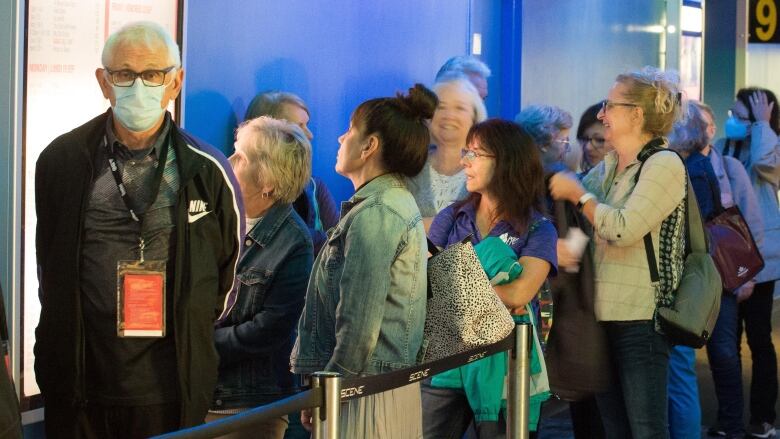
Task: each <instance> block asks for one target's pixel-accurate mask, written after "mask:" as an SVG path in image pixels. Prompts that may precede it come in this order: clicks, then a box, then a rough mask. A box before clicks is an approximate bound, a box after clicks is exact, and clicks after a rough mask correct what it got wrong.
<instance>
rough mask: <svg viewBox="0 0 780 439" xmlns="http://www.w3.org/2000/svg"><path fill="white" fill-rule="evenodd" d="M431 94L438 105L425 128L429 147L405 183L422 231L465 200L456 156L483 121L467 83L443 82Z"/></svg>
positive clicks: (476, 95) (479, 102) (474, 93)
mask: <svg viewBox="0 0 780 439" xmlns="http://www.w3.org/2000/svg"><path fill="white" fill-rule="evenodd" d="M433 91H434V92H435V93H436V97H437V98H438V103H437V104H436V110H435V111H434V113H433V118H432V119H431V121H430V124H429V130H430V134H431V142H432V145H430V146H429V148H428V158H427V160H426V161H425V166H423V169H422V171H420V173H419V174H417V175H416V176H414V177H412V178H409V179H407V186H408V188H409V191H410V192H411V193H412V195H413V196H414V200H415V201H416V202H417V206H418V207H419V208H420V213H421V214H422V216H423V223H424V224H425V228H426V230H427V229H428V226H429V225H430V223H431V221H432V220H433V217H434V216H436V214H437V213H439V211H441V210H442V209H444V208H445V207H447V206H449V205H450V204H452V203H454V202H456V201H460V200H463V199H465V198H466V197H467V196H468V191H467V190H466V174H464V172H463V165H462V164H461V161H460V152H461V150H462V149H464V148H466V135H467V134H468V132H469V129H470V128H471V127H472V126H474V124H477V123H479V122H482V121H484V120H485V119H486V118H487V110H485V104H484V102H482V98H480V97H479V93H477V89H476V88H474V86H473V85H472V84H471V82H469V81H468V80H467V79H465V78H460V77H458V78H449V79H445V80H444V81H443V82H437V83H436V84H435V85H434V86H433Z"/></svg>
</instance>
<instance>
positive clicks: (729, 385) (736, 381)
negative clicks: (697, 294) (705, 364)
mask: <svg viewBox="0 0 780 439" xmlns="http://www.w3.org/2000/svg"><path fill="white" fill-rule="evenodd" d="M737 310H738V307H737V298H736V296H734V294H732V293H731V292H728V291H726V292H724V293H723V295H722V296H721V299H720V313H719V314H718V320H717V322H715V328H713V330H712V337H710V339H709V341H707V358H708V359H709V362H710V370H711V371H712V381H713V383H714V384H715V396H716V397H717V398H718V428H719V429H721V430H723V431H724V432H726V434H728V435H739V434H740V433H743V432H744V430H745V425H744V422H743V419H742V410H743V405H744V401H743V398H742V364H741V363H740V361H739V349H738V346H739V338H738V337H737Z"/></svg>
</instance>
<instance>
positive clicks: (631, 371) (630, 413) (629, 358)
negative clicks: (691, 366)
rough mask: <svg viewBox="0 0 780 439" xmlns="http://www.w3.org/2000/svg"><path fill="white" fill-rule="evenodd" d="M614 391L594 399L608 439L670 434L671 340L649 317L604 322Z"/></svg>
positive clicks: (656, 436) (640, 438) (664, 436)
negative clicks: (612, 369)
mask: <svg viewBox="0 0 780 439" xmlns="http://www.w3.org/2000/svg"><path fill="white" fill-rule="evenodd" d="M604 328H605V329H606V332H607V339H608V342H609V348H610V355H611V357H612V362H613V364H614V366H615V367H614V370H615V372H614V374H615V376H614V377H613V380H612V384H613V385H612V389H611V390H609V391H607V392H605V393H602V394H599V395H598V396H597V397H596V401H597V403H598V406H599V411H600V412H601V416H602V421H603V423H604V431H605V433H606V436H607V438H620V439H624V438H634V439H649V438H662V439H665V438H668V437H669V429H668V427H667V400H666V398H667V393H666V385H667V373H668V370H669V343H668V341H667V340H666V336H663V335H661V334H658V333H657V332H655V329H654V326H653V322H652V321H650V320H642V321H632V322H606V323H604Z"/></svg>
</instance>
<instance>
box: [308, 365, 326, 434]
mask: <svg viewBox="0 0 780 439" xmlns="http://www.w3.org/2000/svg"><path fill="white" fill-rule="evenodd" d="M322 387H324V386H323V384H322V381H321V380H320V375H319V373H315V374H314V375H312V376H311V388H312V389H319V388H322ZM324 399H325V398H323V400H324ZM322 410H323V408H322V407H312V409H311V439H325V432H324V430H325V423H324V422H322V418H321V417H320V415H321V411H322Z"/></svg>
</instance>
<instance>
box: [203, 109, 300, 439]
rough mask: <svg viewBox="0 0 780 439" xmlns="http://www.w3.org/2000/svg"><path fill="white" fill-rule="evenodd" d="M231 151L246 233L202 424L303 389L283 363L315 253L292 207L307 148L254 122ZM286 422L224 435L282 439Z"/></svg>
mask: <svg viewBox="0 0 780 439" xmlns="http://www.w3.org/2000/svg"><path fill="white" fill-rule="evenodd" d="M235 148H236V152H235V153H234V154H233V155H232V156H231V157H230V163H231V165H233V169H234V171H235V174H236V177H237V179H238V182H239V185H240V186H241V192H242V194H241V195H242V197H243V199H244V206H245V210H246V222H247V227H246V229H247V233H246V236H245V237H244V240H243V243H244V244H243V245H244V248H243V249H242V252H241V253H242V255H241V258H240V259H239V263H238V267H237V269H236V282H235V285H236V286H237V290H238V291H237V292H238V294H237V296H236V304H235V305H234V306H233V308H232V310H231V311H230V314H228V316H227V318H226V319H225V320H224V321H223V322H221V323H220V324H219V325H218V327H217V329H216V332H215V334H214V340H215V344H216V348H217V352H218V353H219V361H220V363H219V381H218V386H217V389H216V391H215V392H214V399H213V402H212V404H211V408H210V410H209V414H208V416H207V417H206V421H213V420H217V419H220V418H224V417H226V416H230V415H234V414H237V413H241V412H243V411H245V410H248V409H250V408H252V407H256V406H259V405H263V404H268V403H271V402H274V401H277V400H279V399H282V398H285V397H287V396H290V395H292V394H294V393H297V392H299V391H301V390H303V389H302V388H301V387H300V384H299V382H298V381H297V380H296V379H295V378H294V376H293V374H292V373H290V370H289V359H290V352H291V351H292V347H293V342H294V340H295V323H296V322H297V321H298V318H299V317H300V315H301V310H302V309H303V302H304V296H305V294H306V284H307V283H308V280H309V273H310V272H311V266H312V262H313V259H314V256H313V250H312V241H311V237H310V236H309V233H308V229H307V227H306V224H305V223H304V222H303V220H302V219H301V218H300V217H299V216H298V214H297V213H296V212H295V210H293V208H292V205H291V203H292V202H293V201H294V200H295V199H296V198H297V197H298V195H300V193H301V191H302V190H303V187H304V185H306V183H307V182H308V181H309V176H310V175H311V144H310V143H309V140H308V139H307V138H306V136H305V135H304V133H303V131H301V129H300V128H299V127H298V126H296V125H293V124H291V123H289V122H286V121H282V120H276V119H271V118H269V117H258V118H257V119H252V120H249V121H247V122H244V123H243V124H241V126H239V127H238V131H237V132H236V144H235ZM287 425H288V418H287V416H281V417H277V418H273V419H269V420H267V421H265V422H263V423H262V424H259V425H254V426H253V427H252V429H251V430H246V431H238V432H235V433H232V434H230V435H229V436H227V437H228V438H230V439H236V438H250V437H251V438H268V439H281V438H282V437H284V432H285V430H286V429H287Z"/></svg>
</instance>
